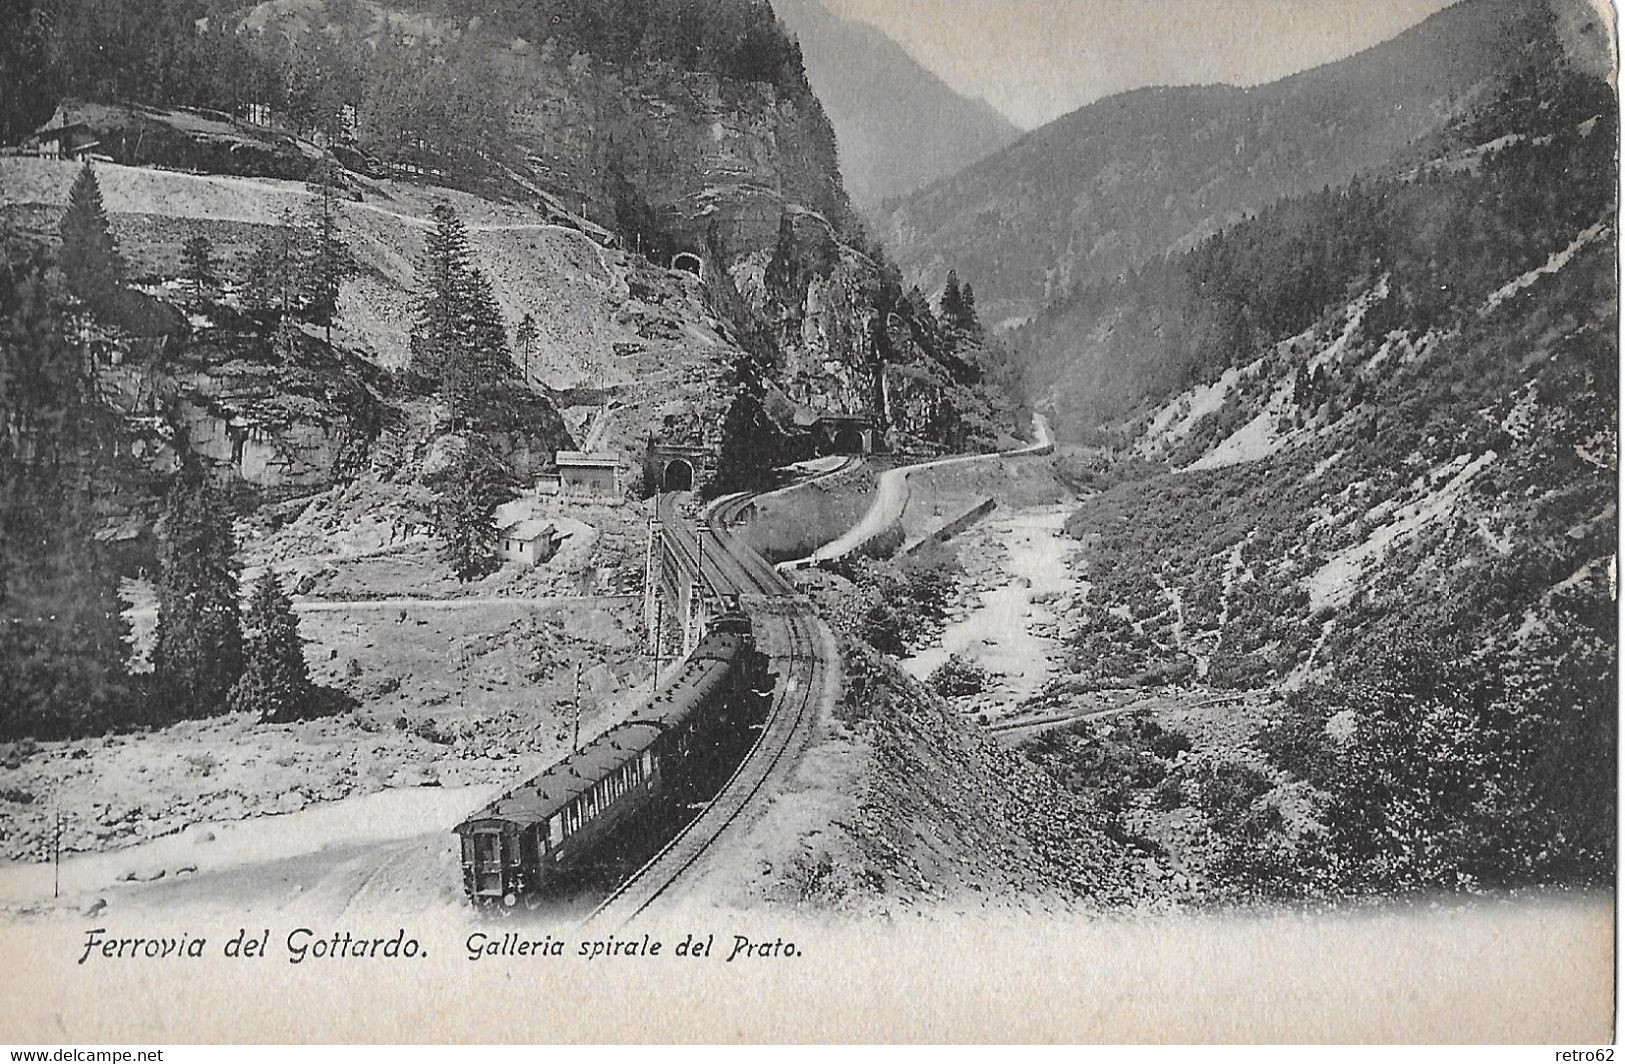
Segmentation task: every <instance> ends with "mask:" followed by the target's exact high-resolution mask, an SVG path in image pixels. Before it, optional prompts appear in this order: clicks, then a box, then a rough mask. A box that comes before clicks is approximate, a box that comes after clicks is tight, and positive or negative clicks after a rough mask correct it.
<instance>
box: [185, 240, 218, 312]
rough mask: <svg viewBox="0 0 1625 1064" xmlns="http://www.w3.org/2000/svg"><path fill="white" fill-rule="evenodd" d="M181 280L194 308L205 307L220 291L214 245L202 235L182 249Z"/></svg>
mask: <svg viewBox="0 0 1625 1064" xmlns="http://www.w3.org/2000/svg"><path fill="white" fill-rule="evenodd" d="M181 280H182V282H183V283H184V284H185V286H186V292H187V294H188V295H189V296H191V298H192V306H193V307H194V308H201V307H202V306H204V305H205V304H206V303H208V302H209V301H210V300H212V299H213V298H214V296H215V293H216V292H218V291H219V289H220V275H219V272H218V270H217V268H216V265H215V260H214V244H213V243H211V242H210V240H209V238H208V237H207V236H204V235H203V234H202V233H198V234H196V235H195V236H192V237H189V238H188V239H187V241H186V243H185V244H184V245H183V246H182V247H181Z"/></svg>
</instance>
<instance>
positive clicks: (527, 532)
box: [497, 518, 564, 567]
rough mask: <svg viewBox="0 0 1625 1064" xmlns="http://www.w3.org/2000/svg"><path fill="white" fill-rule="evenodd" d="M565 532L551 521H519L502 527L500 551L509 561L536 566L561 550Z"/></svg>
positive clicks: (498, 546) (499, 543)
mask: <svg viewBox="0 0 1625 1064" xmlns="http://www.w3.org/2000/svg"><path fill="white" fill-rule="evenodd" d="M563 542H564V534H563V533H561V532H560V531H559V530H558V529H557V528H554V527H553V523H552V522H551V521H542V520H538V519H534V518H533V519H531V520H528V521H517V522H515V523H514V524H511V525H509V526H507V527H506V528H504V529H502V531H501V533H500V534H499V539H498V542H497V548H498V553H500V554H501V555H502V556H503V557H504V558H506V559H508V560H509V561H514V562H518V563H519V564H520V565H524V566H527V567H534V566H537V565H540V564H542V563H543V562H545V561H547V560H548V559H549V558H551V557H553V555H555V554H557V553H558V552H559V544H561V543H563Z"/></svg>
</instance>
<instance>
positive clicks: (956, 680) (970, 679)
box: [926, 654, 989, 698]
mask: <svg viewBox="0 0 1625 1064" xmlns="http://www.w3.org/2000/svg"><path fill="white" fill-rule="evenodd" d="M988 679H989V677H988V673H987V670H986V669H984V668H982V667H981V666H980V665H977V664H976V663H975V662H972V661H967V660H966V659H965V658H962V657H960V656H959V655H958V654H953V655H950V656H949V658H948V660H947V661H945V662H943V663H942V664H941V665H939V666H937V668H936V669H935V670H934V671H933V672H932V673H931V676H930V678H929V679H927V680H926V683H927V684H928V685H929V686H930V687H931V689H932V690H933V691H935V692H936V693H937V694H939V695H942V696H943V697H944V698H962V697H964V696H966V695H976V694H981V693H982V692H983V691H985V690H987V686H988Z"/></svg>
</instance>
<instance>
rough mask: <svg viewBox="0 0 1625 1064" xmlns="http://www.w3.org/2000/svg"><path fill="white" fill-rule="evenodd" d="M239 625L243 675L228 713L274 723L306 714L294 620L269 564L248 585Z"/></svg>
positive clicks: (305, 681)
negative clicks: (244, 615)
mask: <svg viewBox="0 0 1625 1064" xmlns="http://www.w3.org/2000/svg"><path fill="white" fill-rule="evenodd" d="M245 627H246V629H247V631H246V632H245V633H244V642H245V644H246V646H245V653H244V660H243V674H242V676H241V677H239V678H238V680H237V683H236V685H235V686H233V687H232V689H231V696H230V698H229V700H228V705H229V706H230V708H231V711H232V712H233V713H252V714H254V715H255V716H257V717H259V719H260V720H263V721H268V722H270V723H275V724H280V723H285V722H287V721H290V720H298V719H300V718H301V717H303V716H306V715H307V714H308V711H309V706H310V703H311V693H312V690H311V683H310V672H309V669H308V667H307V666H306V664H305V650H304V640H303V639H302V638H300V635H299V618H298V617H297V616H296V615H295V614H294V612H293V600H292V599H290V598H289V597H288V593H287V592H286V591H284V590H283V589H282V584H281V582H280V581H279V580H278V579H277V575H276V572H275V570H273V569H271V568H270V567H269V566H267V567H266V569H265V572H264V573H263V574H262V575H261V576H260V578H259V580H258V581H256V582H255V584H254V591H253V595H252V597H251V598H250V600H249V603H248V620H247V624H246V625H245Z"/></svg>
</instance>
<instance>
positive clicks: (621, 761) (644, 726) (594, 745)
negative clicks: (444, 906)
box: [456, 615, 762, 906]
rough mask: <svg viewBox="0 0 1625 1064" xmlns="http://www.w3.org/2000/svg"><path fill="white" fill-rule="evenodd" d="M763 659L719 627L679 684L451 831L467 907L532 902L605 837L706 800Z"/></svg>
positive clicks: (732, 748) (741, 628)
mask: <svg viewBox="0 0 1625 1064" xmlns="http://www.w3.org/2000/svg"><path fill="white" fill-rule="evenodd" d="M761 660H762V659H761V658H760V655H758V654H757V653H756V650H755V646H754V640H753V639H752V638H751V631H750V622H749V621H748V620H747V619H746V618H744V617H743V616H740V615H724V616H722V617H719V618H717V620H716V622H715V623H714V624H713V625H712V627H711V630H710V631H708V632H707V633H706V635H705V637H704V638H703V639H701V640H700V643H699V645H698V646H696V647H695V648H694V651H693V653H691V654H690V655H689V656H688V658H686V659H685V660H684V662H683V666H682V668H681V670H680V671H679V673H678V675H677V676H676V678H674V679H673V680H672V681H671V682H670V683H669V684H667V685H666V686H664V687H662V688H661V689H660V691H659V692H658V693H657V694H656V695H655V697H654V698H653V699H651V700H650V702H649V704H648V705H646V706H644V707H643V708H642V709H640V710H639V711H638V712H637V713H635V714H634V715H633V716H632V718H631V719H629V720H627V721H626V722H624V723H622V724H618V725H616V726H615V727H613V728H610V729H609V730H608V731H606V732H604V733H603V734H602V735H600V736H598V737H597V738H595V739H593V740H592V741H591V742H589V743H587V744H586V745H585V746H583V747H582V748H581V749H580V750H579V751H577V752H575V753H573V754H570V755H569V756H567V757H565V758H564V759H562V760H560V761H559V762H557V763H556V764H554V765H552V766H551V767H549V768H548V769H547V770H546V771H545V772H543V773H542V774H541V775H539V776H536V777H534V778H532V779H530V780H527V781H526V782H524V783H522V784H520V785H519V786H518V787H516V788H514V789H513V790H511V791H509V792H508V793H507V794H505V795H503V796H502V797H501V798H498V799H497V800H496V801H494V802H492V803H491V804H490V805H488V806H486V807H485V808H484V809H482V810H480V811H479V812H477V813H475V814H474V815H473V816H471V817H469V818H468V819H467V820H465V821H463V823H461V824H459V825H458V826H457V828H456V831H457V834H458V835H459V836H460V837H461V846H462V866H463V887H464V890H465V891H466V892H467V894H468V896H469V898H470V900H472V901H473V902H474V903H475V904H478V905H502V906H512V905H515V904H517V903H518V902H519V901H521V900H529V899H534V898H535V897H537V896H538V895H540V894H541V893H542V892H543V891H544V890H545V889H546V888H547V887H548V885H549V884H550V883H551V882H554V881H556V880H557V879H558V878H559V877H560V876H562V875H564V874H565V873H566V872H568V871H570V870H572V869H574V868H576V867H579V866H580V865H582V864H583V863H585V862H586V860H587V859H588V858H589V857H591V856H592V855H593V854H594V853H595V851H596V850H597V849H598V847H599V846H600V845H601V844H602V843H603V841H604V840H605V839H606V838H607V837H608V836H609V835H610V834H612V833H613V832H615V831H617V830H619V829H622V828H629V827H635V822H636V821H638V820H639V819H640V818H646V817H649V816H650V815H651V813H652V812H653V811H654V810H655V809H656V808H657V807H658V808H661V809H669V808H671V806H672V805H674V804H681V803H688V802H693V801H696V800H703V799H704V798H707V797H709V796H710V794H712V793H714V791H715V788H716V787H717V786H719V785H720V783H721V781H722V780H723V779H724V778H726V772H727V771H728V770H729V768H730V767H731V765H733V764H736V763H737V757H736V756H735V755H736V754H739V753H742V752H743V746H742V745H741V744H742V743H743V741H744V739H745V738H746V737H747V736H748V735H749V734H750V726H749V721H748V719H746V717H747V716H748V712H747V711H748V709H749V707H750V705H751V704H752V699H751V697H750V696H751V695H753V694H757V693H759V692H757V690H756V688H757V687H758V686H759V681H760V679H761V674H762V668H761Z"/></svg>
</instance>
